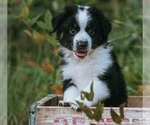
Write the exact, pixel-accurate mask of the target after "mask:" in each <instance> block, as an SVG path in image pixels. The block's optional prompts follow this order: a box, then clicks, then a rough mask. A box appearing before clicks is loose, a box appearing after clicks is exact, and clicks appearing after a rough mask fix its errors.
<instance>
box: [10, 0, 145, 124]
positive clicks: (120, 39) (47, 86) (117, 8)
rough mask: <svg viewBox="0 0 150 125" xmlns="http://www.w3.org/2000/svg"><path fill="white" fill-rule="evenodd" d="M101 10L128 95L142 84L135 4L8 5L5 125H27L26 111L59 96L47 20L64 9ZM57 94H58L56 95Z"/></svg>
mask: <svg viewBox="0 0 150 125" xmlns="http://www.w3.org/2000/svg"><path fill="white" fill-rule="evenodd" d="M71 3H74V4H81V5H93V6H97V7H99V8H101V10H102V11H104V13H105V14H106V15H107V16H108V17H109V19H110V20H111V22H112V25H113V29H112V32H111V34H110V37H109V42H111V43H112V44H113V45H114V49H115V52H116V53H117V56H118V61H119V63H120V65H121V67H122V71H123V73H124V75H125V79H126V83H127V85H128V93H129V95H137V94H138V95H141V94H142V93H141V90H140V93H138V92H139V91H137V89H138V88H139V87H138V86H139V85H141V84H142V21H141V19H142V16H141V15H142V11H141V9H142V7H141V6H142V2H140V1H137V0H132V1H130V0H122V1H119V0H116V2H115V1H111V0H90V1H86V0H82V1H81V0H51V1H48V0H43V1H41V0H8V110H9V113H8V124H9V125H26V124H28V108H29V106H30V105H31V104H32V103H33V102H35V101H37V100H38V99H40V98H42V97H43V96H45V95H47V94H49V93H54V92H55V93H62V85H61V76H60V69H59V56H58V46H57V41H56V40H55V34H51V31H52V26H51V23H50V20H51V19H52V17H53V16H55V15H57V14H58V13H59V12H60V11H62V9H63V8H64V6H66V5H67V4H71ZM58 90H59V91H58Z"/></svg>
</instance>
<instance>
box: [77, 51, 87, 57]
mask: <svg viewBox="0 0 150 125" xmlns="http://www.w3.org/2000/svg"><path fill="white" fill-rule="evenodd" d="M75 54H76V55H77V56H79V57H85V56H86V55H87V52H83V51H76V52H75Z"/></svg>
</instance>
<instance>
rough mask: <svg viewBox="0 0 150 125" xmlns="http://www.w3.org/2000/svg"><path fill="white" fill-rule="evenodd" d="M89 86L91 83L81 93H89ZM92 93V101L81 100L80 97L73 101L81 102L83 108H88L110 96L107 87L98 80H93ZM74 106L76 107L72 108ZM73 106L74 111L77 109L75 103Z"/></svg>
mask: <svg viewBox="0 0 150 125" xmlns="http://www.w3.org/2000/svg"><path fill="white" fill-rule="evenodd" d="M91 84H92V82H91V83H89V84H88V86H87V87H86V88H85V89H84V90H83V91H85V92H88V93H89V92H90V87H91ZM93 92H94V98H93V100H92V101H88V100H87V99H84V100H81V96H80V95H79V96H78V97H77V98H76V99H75V101H80V102H83V104H84V105H85V106H87V107H90V106H92V105H94V104H96V103H97V102H98V101H99V100H100V101H101V100H104V99H106V98H108V97H109V95H110V92H109V89H108V87H107V85H106V84H105V83H104V82H102V81H100V80H98V79H95V80H93ZM74 105H76V106H74ZM74 105H73V106H72V107H73V108H74V107H75V109H76V108H77V107H78V105H77V103H76V104H74Z"/></svg>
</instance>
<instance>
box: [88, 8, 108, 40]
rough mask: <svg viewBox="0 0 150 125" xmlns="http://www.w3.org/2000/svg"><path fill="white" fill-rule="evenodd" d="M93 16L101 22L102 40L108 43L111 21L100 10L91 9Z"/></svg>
mask: <svg viewBox="0 0 150 125" xmlns="http://www.w3.org/2000/svg"><path fill="white" fill-rule="evenodd" d="M89 11H90V13H91V15H93V16H94V18H97V19H98V21H99V25H100V27H101V34H102V40H103V42H106V41H107V38H108V34H109V33H110V31H111V23H110V21H109V20H108V19H107V18H106V17H105V16H104V14H103V13H102V11H101V10H100V9H98V8H95V7H91V8H90V9H89Z"/></svg>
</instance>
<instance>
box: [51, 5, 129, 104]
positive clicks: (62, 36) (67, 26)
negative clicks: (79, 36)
mask: <svg viewBox="0 0 150 125" xmlns="http://www.w3.org/2000/svg"><path fill="white" fill-rule="evenodd" d="M79 8H80V9H81V10H83V9H84V8H83V7H79ZM77 9H78V8H77V6H69V7H66V8H65V9H64V12H62V13H60V14H59V15H57V16H56V17H55V18H54V19H53V20H52V26H53V32H56V35H57V40H58V41H59V43H60V45H61V46H63V47H65V48H67V49H69V50H72V48H73V38H74V34H70V33H69V31H70V30H71V29H72V28H74V29H76V31H77V32H78V31H79V30H80V27H79V26H78V23H77V22H76V19H75V14H76V12H77ZM89 14H90V15H91V17H92V20H91V21H89V22H88V24H87V27H86V29H85V30H86V32H87V33H89V35H90V37H91V39H92V49H95V48H97V47H99V46H101V45H103V46H104V48H105V49H107V47H108V46H110V44H108V43H107V39H108V34H109V33H110V31H111V23H110V21H109V20H108V19H107V18H106V17H105V16H104V15H103V13H102V12H101V10H99V9H97V8H95V7H90V8H89ZM110 55H111V59H112V62H113V64H112V65H111V66H110V67H108V68H107V69H106V71H105V73H104V74H102V75H98V76H97V77H98V78H99V80H101V81H103V82H104V83H106V85H107V87H108V88H109V90H110V97H109V98H108V99H106V100H104V101H105V102H104V103H105V106H114V107H116V106H119V105H120V104H121V103H123V102H126V100H127V92H126V85H125V81H124V77H123V74H122V72H121V69H120V67H119V64H118V62H117V58H116V55H115V53H114V52H113V51H111V52H110ZM61 58H62V59H61V66H64V65H67V62H66V61H65V59H64V53H61ZM97 58H98V57H97ZM70 86H75V87H76V85H75V84H74V83H73V82H72V79H71V78H70V79H65V80H63V91H65V90H66V89H68V88H69V87H70Z"/></svg>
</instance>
